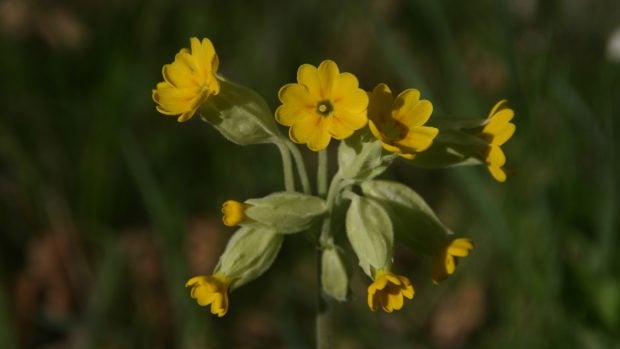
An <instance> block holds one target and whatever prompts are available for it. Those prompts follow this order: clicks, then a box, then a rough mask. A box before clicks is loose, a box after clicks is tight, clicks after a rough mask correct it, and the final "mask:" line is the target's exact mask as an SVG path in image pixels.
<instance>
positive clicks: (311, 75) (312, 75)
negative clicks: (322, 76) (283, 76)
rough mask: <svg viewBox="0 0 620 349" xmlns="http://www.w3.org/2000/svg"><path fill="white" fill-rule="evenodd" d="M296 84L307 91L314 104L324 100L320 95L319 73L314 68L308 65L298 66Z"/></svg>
mask: <svg viewBox="0 0 620 349" xmlns="http://www.w3.org/2000/svg"><path fill="white" fill-rule="evenodd" d="M297 82H298V83H300V84H302V85H303V86H305V87H306V88H307V89H308V92H310V95H312V98H313V99H314V100H315V102H316V101H318V100H323V99H324V98H325V97H324V96H323V95H322V93H321V83H320V81H319V72H318V70H317V69H316V67H315V66H313V65H310V64H302V65H300V66H299V69H297Z"/></svg>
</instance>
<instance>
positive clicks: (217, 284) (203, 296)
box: [185, 274, 231, 317]
mask: <svg viewBox="0 0 620 349" xmlns="http://www.w3.org/2000/svg"><path fill="white" fill-rule="evenodd" d="M230 282H231V280H230V279H229V278H228V277H226V276H225V275H224V274H215V275H211V276H204V275H202V276H195V277H193V278H191V279H189V280H188V281H187V283H186V284H185V287H191V297H192V298H194V299H195V300H196V302H198V304H199V305H201V306H203V307H206V306H208V305H211V313H212V314H216V315H217V316H218V317H222V316H224V315H226V312H227V311H228V287H229V286H230Z"/></svg>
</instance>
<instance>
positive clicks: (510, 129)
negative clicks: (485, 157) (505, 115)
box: [491, 123, 517, 145]
mask: <svg viewBox="0 0 620 349" xmlns="http://www.w3.org/2000/svg"><path fill="white" fill-rule="evenodd" d="M516 129H517V127H516V126H515V124H512V123H510V124H506V126H504V127H503V128H502V129H501V130H498V132H497V133H496V134H495V136H494V137H493V140H492V141H491V143H492V144H495V145H502V144H504V143H506V142H507V141H508V140H509V139H510V137H512V135H513V134H514V133H515V130H516Z"/></svg>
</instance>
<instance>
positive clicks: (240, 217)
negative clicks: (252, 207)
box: [222, 200, 248, 227]
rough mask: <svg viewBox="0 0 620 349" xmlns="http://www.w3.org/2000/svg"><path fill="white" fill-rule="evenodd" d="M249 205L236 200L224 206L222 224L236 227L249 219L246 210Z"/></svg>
mask: <svg viewBox="0 0 620 349" xmlns="http://www.w3.org/2000/svg"><path fill="white" fill-rule="evenodd" d="M247 208H248V205H246V204H244V203H241V202H239V201H235V200H228V201H226V202H225V203H224V205H222V222H224V225H226V226H228V227H234V226H236V225H239V224H240V223H242V222H244V221H245V220H246V219H247V216H246V215H245V210H246V209H247Z"/></svg>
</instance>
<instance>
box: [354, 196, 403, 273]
mask: <svg viewBox="0 0 620 349" xmlns="http://www.w3.org/2000/svg"><path fill="white" fill-rule="evenodd" d="M346 228H347V237H348V238H349V243H350V244H351V247H353V251H355V254H356V255H357V258H358V259H359V265H360V267H361V268H362V269H363V270H364V272H365V273H366V274H367V275H368V276H370V277H373V276H374V272H375V271H376V270H378V269H389V267H390V265H391V263H392V245H393V243H394V232H393V229H392V221H391V220H390V216H389V215H388V213H387V212H386V211H385V209H384V208H383V207H382V206H381V205H379V204H378V203H377V202H375V201H374V200H372V199H369V198H365V197H363V196H358V195H355V194H353V198H352V200H351V206H349V210H348V211H347V217H346Z"/></svg>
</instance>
